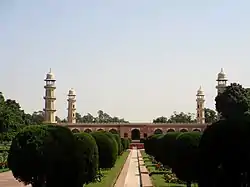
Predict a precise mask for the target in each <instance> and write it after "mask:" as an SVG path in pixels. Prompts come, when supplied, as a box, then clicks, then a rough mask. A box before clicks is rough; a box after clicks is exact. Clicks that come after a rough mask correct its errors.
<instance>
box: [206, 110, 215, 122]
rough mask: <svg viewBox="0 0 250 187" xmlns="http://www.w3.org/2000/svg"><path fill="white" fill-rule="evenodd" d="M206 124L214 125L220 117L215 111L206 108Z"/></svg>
mask: <svg viewBox="0 0 250 187" xmlns="http://www.w3.org/2000/svg"><path fill="white" fill-rule="evenodd" d="M204 110H205V122H206V123H214V122H216V121H217V119H218V117H217V114H216V112H215V111H214V110H212V109H209V108H205V109H204Z"/></svg>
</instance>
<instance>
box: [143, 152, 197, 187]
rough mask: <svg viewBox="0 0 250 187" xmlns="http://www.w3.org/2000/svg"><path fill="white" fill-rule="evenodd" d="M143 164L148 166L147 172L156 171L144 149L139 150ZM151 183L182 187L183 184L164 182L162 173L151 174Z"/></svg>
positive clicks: (194, 186) (168, 186) (162, 186)
mask: <svg viewBox="0 0 250 187" xmlns="http://www.w3.org/2000/svg"><path fill="white" fill-rule="evenodd" d="M141 154H142V157H143V160H144V163H145V166H146V167H147V168H148V171H149V172H154V171H157V169H155V166H154V165H153V164H152V162H151V160H150V159H149V156H148V155H147V154H146V153H145V151H141ZM151 179H152V183H153V185H154V187H184V186H186V185H185V184H173V183H166V182H165V179H164V175H163V174H155V175H152V176H151ZM192 186H193V187H197V185H195V184H193V185H192Z"/></svg>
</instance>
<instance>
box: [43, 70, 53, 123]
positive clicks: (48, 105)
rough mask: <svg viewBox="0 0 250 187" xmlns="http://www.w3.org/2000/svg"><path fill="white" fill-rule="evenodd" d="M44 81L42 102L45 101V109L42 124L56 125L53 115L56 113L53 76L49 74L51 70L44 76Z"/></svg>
mask: <svg viewBox="0 0 250 187" xmlns="http://www.w3.org/2000/svg"><path fill="white" fill-rule="evenodd" d="M44 81H45V86H44V88H45V96H44V101H45V108H44V109H43V110H44V123H47V124H50V123H56V118H55V113H56V108H55V100H56V97H55V89H56V86H55V82H56V79H55V76H54V74H53V73H52V72H51V69H50V71H49V73H48V74H47V75H46V78H45V79H44Z"/></svg>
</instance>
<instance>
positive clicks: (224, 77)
mask: <svg viewBox="0 0 250 187" xmlns="http://www.w3.org/2000/svg"><path fill="white" fill-rule="evenodd" d="M217 81H227V78H226V74H225V73H224V69H223V68H221V70H220V73H218V78H217Z"/></svg>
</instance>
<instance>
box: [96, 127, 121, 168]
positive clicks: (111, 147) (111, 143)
mask: <svg viewBox="0 0 250 187" xmlns="http://www.w3.org/2000/svg"><path fill="white" fill-rule="evenodd" d="M91 135H92V136H93V137H94V138H95V140H96V144H97V146H98V151H99V167H100V168H103V169H110V168H112V167H113V166H114V165H115V162H116V159H117V155H118V149H117V143H116V141H115V139H114V137H113V136H112V135H111V136H112V137H110V135H109V133H106V132H101V131H95V132H92V133H91Z"/></svg>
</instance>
